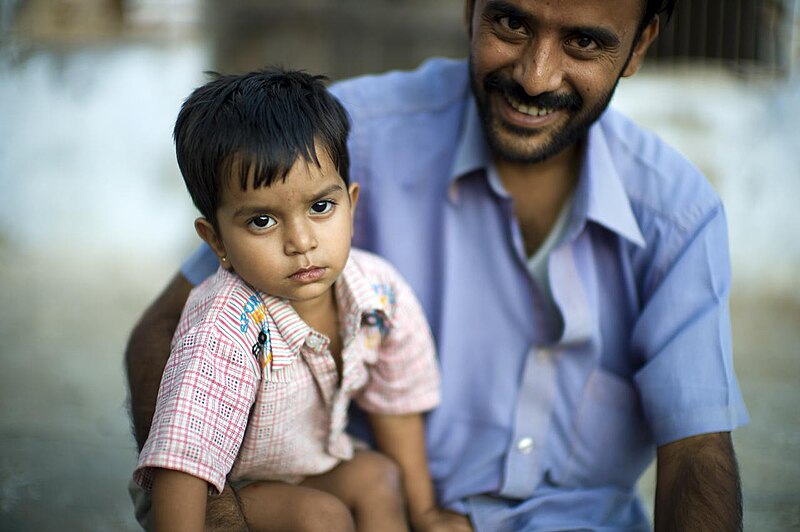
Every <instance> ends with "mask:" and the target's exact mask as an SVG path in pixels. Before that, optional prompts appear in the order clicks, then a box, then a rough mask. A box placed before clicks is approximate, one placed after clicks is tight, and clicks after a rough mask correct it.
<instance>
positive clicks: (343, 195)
mask: <svg viewBox="0 0 800 532" xmlns="http://www.w3.org/2000/svg"><path fill="white" fill-rule="evenodd" d="M317 155H318V158H319V162H320V165H321V167H318V166H317V165H316V164H314V163H313V162H312V163H311V164H309V163H307V162H305V161H304V160H303V159H302V158H301V159H298V160H297V161H296V162H295V164H294V166H292V168H291V170H290V171H289V173H288V175H287V176H286V180H285V181H281V180H277V181H275V182H273V184H272V185H271V186H269V187H260V188H258V189H253V188H250V187H248V189H247V190H241V188H240V187H239V183H238V182H237V181H236V180H235V179H231V180H229V183H228V185H227V186H226V187H224V189H223V192H222V198H221V202H220V205H219V208H218V209H217V223H218V226H219V232H216V231H214V229H213V227H212V226H211V224H210V223H209V222H208V221H207V220H205V219H203V218H200V219H198V220H197V221H196V222H195V227H196V229H197V232H198V234H199V235H200V236H201V238H203V239H204V240H205V241H206V242H208V243H209V245H211V247H212V248H213V249H214V251H215V252H216V253H217V256H219V257H220V258H222V257H225V258H226V259H227V260H225V261H222V265H223V266H224V267H226V268H229V269H230V268H233V270H234V271H235V272H236V273H237V274H238V275H239V276H240V277H242V279H244V280H245V281H246V282H247V283H248V284H250V285H251V286H253V287H255V288H258V289H259V290H261V291H262V292H265V293H267V294H270V295H273V296H277V297H282V298H285V299H288V300H289V301H290V303H291V304H292V306H294V307H295V308H296V309H297V310H298V311H300V310H301V308H306V307H305V306H306V305H314V304H315V303H318V302H320V301H322V300H323V299H324V298H328V297H330V296H331V294H332V292H331V287H332V285H333V283H334V281H336V279H337V278H338V277H339V275H340V274H341V273H342V270H343V269H344V265H345V263H346V262H347V257H348V255H349V254H350V241H351V240H352V236H353V212H354V210H355V206H356V202H357V201H358V185H357V184H355V183H353V184H351V185H350V187H349V188H347V187H346V186H345V183H344V181H343V180H342V178H341V177H340V176H339V173H338V172H337V171H336V168H335V167H334V165H333V163H332V162H331V160H330V158H329V157H328V155H327V154H325V153H324V152H322V151H318V153H317Z"/></svg>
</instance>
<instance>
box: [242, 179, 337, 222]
mask: <svg viewBox="0 0 800 532" xmlns="http://www.w3.org/2000/svg"><path fill="white" fill-rule="evenodd" d="M343 190H344V188H343V187H342V185H339V184H333V185H330V186H328V187H325V188H324V189H322V190H320V191H318V192H314V193H311V194H308V195H307V196H306V197H305V198H304V201H305V202H307V203H310V202H312V201H317V200H320V199H322V198H324V197H325V196H328V195H330V194H333V193H334V192H341V191H343ZM265 210H267V211H269V210H272V209H271V208H270V207H269V206H266V207H265V206H264V205H243V206H241V207H239V208H237V209H236V210H235V211H233V216H234V217H235V218H238V217H240V216H245V215H251V214H259V213H263V212H264V211H265Z"/></svg>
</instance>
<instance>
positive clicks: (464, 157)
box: [450, 92, 492, 185]
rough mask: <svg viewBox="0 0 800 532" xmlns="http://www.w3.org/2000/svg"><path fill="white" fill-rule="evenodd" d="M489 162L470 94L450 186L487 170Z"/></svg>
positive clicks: (474, 105)
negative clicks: (469, 175)
mask: <svg viewBox="0 0 800 532" xmlns="http://www.w3.org/2000/svg"><path fill="white" fill-rule="evenodd" d="M491 162H492V157H491V153H490V152H489V146H488V144H487V143H486V137H484V135H483V127H482V126H481V119H480V116H479V115H478V106H477V105H476V104H475V98H474V96H472V92H470V93H469V94H468V96H467V103H466V105H465V106H464V111H463V117H462V119H461V134H460V136H459V139H458V144H457V145H456V154H455V158H454V159H453V169H452V172H451V173H450V184H451V185H452V184H453V183H454V182H455V181H456V180H458V179H459V178H461V177H464V176H465V175H467V174H470V173H472V172H474V171H476V170H482V169H487V168H489V166H490V165H491Z"/></svg>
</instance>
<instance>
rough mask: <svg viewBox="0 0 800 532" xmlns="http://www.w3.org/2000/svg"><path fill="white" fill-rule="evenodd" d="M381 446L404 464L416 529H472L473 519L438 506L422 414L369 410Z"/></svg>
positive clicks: (395, 459) (403, 472) (404, 481)
mask: <svg viewBox="0 0 800 532" xmlns="http://www.w3.org/2000/svg"><path fill="white" fill-rule="evenodd" d="M369 419H370V424H371V425H372V432H373V434H374V436H375V442H376V444H377V447H378V449H379V450H380V451H381V452H383V453H384V454H386V455H387V456H389V457H390V458H392V459H393V460H394V461H395V462H397V464H398V465H399V466H400V470H401V472H402V475H403V490H404V492H405V496H406V500H407V501H408V512H409V516H410V520H411V525H412V527H413V528H414V530H416V531H430V532H433V531H437V530H438V531H445V530H451V531H469V530H472V527H471V525H470V524H469V520H468V519H467V518H466V517H465V516H463V515H459V514H456V513H453V512H449V511H445V510H441V509H440V508H438V507H437V506H436V497H435V495H434V492H433V483H432V482H431V477H430V473H429V472H428V463H427V457H426V454H425V433H424V431H425V427H424V422H423V420H422V415H420V414H405V415H386V414H369Z"/></svg>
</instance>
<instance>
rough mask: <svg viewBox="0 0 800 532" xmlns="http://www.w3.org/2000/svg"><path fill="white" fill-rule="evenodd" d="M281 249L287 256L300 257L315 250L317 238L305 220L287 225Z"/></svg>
mask: <svg viewBox="0 0 800 532" xmlns="http://www.w3.org/2000/svg"><path fill="white" fill-rule="evenodd" d="M283 247H284V252H285V253H286V254H287V255H302V254H304V253H308V252H309V251H311V250H313V249H314V248H316V247H317V237H316V234H315V233H314V228H313V227H312V226H311V223H310V222H308V221H307V220H302V221H293V222H290V223H288V224H287V227H286V233H285V237H284V242H283Z"/></svg>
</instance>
